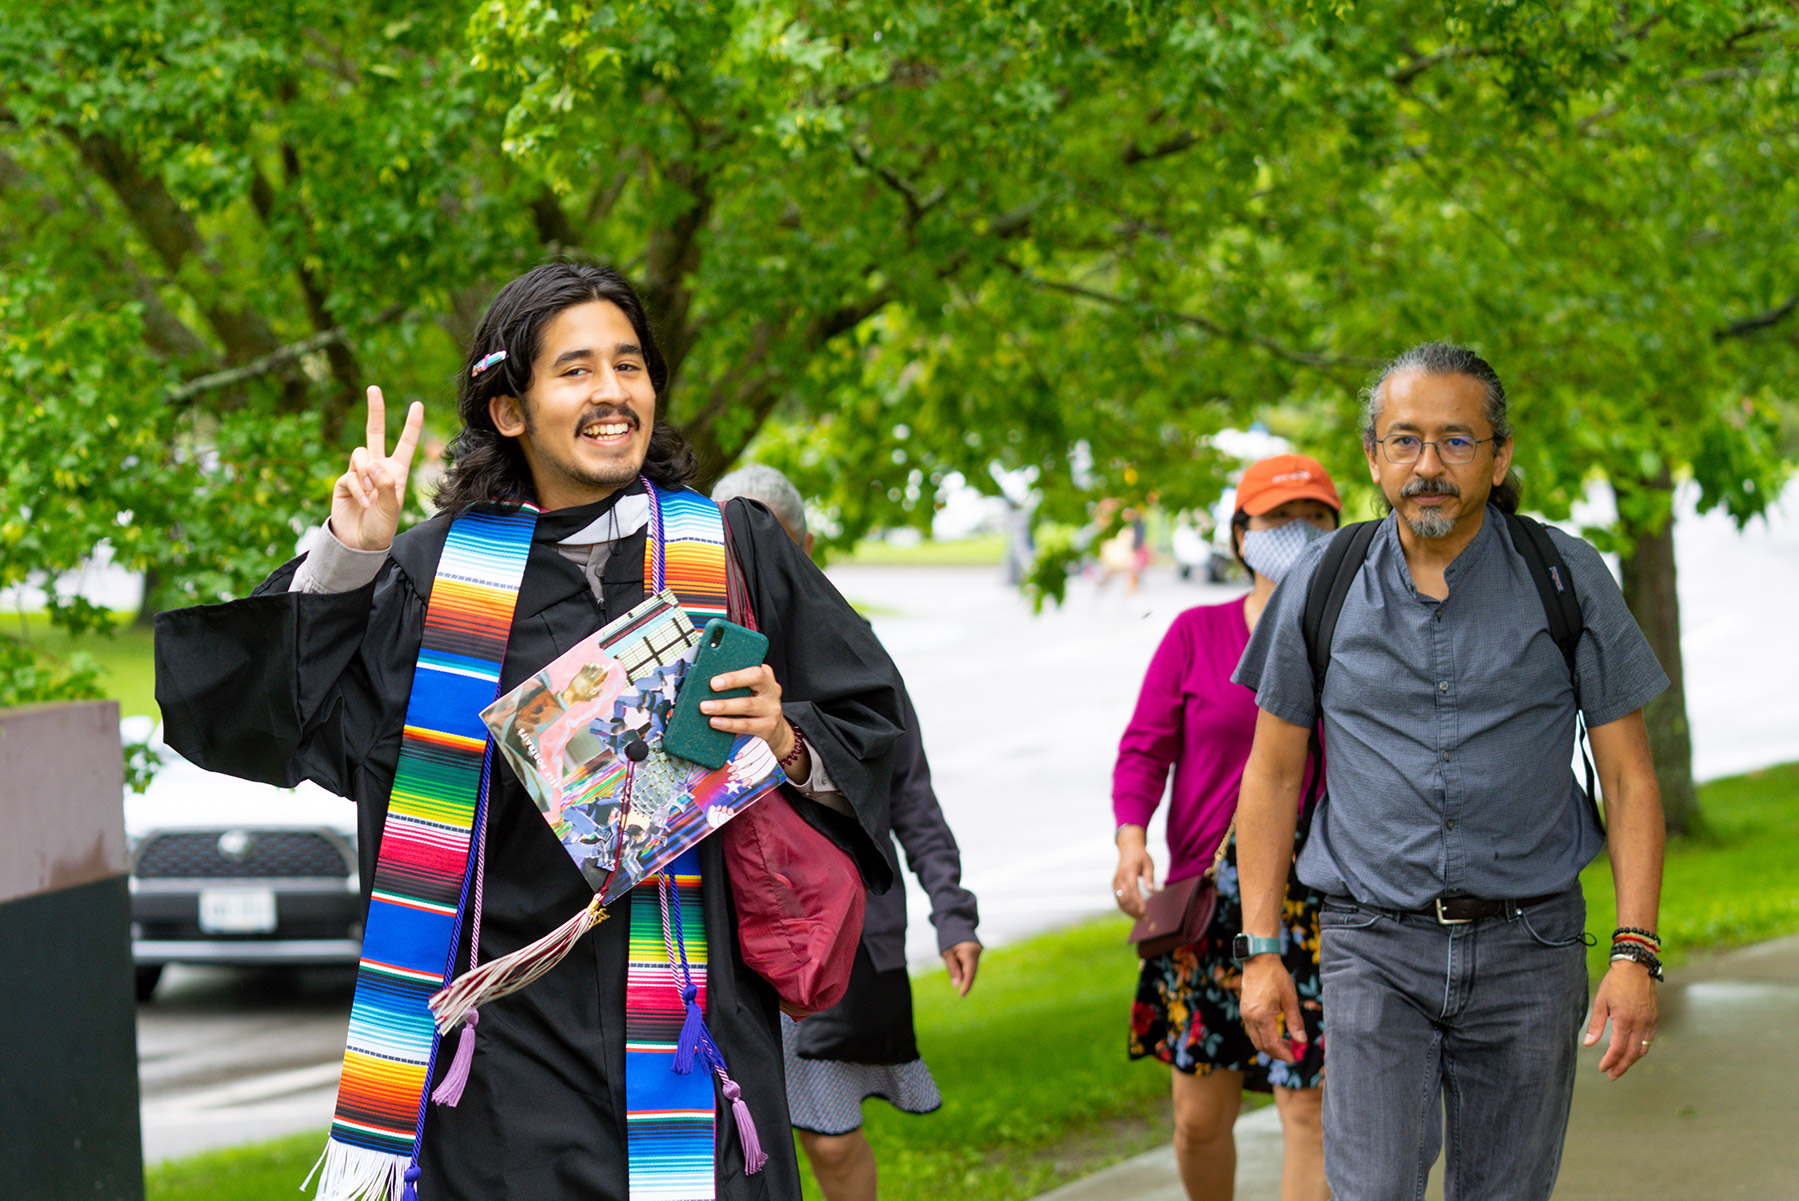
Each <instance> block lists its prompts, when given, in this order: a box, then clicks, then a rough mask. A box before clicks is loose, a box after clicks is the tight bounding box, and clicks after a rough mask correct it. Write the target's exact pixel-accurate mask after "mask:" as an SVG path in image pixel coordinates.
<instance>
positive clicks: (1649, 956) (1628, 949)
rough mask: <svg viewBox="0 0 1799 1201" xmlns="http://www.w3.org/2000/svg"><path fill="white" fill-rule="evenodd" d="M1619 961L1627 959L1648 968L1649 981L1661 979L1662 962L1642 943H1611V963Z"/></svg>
mask: <svg viewBox="0 0 1799 1201" xmlns="http://www.w3.org/2000/svg"><path fill="white" fill-rule="evenodd" d="M1620 959H1628V960H1630V961H1631V962H1633V963H1640V964H1642V965H1643V966H1644V967H1646V968H1648V969H1649V978H1650V979H1651V980H1660V979H1661V978H1662V961H1661V960H1660V959H1659V958H1658V957H1657V956H1656V954H1655V952H1654V951H1651V950H1650V949H1649V948H1647V947H1645V946H1644V945H1643V944H1642V943H1636V942H1615V943H1613V944H1612V955H1611V961H1612V962H1613V963H1616V962H1618V960H1620Z"/></svg>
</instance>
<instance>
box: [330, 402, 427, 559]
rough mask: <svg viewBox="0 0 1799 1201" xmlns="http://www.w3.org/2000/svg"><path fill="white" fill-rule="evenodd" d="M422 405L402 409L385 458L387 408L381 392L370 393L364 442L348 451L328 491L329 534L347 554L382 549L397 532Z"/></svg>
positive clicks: (416, 403)
mask: <svg viewBox="0 0 1799 1201" xmlns="http://www.w3.org/2000/svg"><path fill="white" fill-rule="evenodd" d="M424 424H425V406H424V405H422V404H419V403H418V402H417V401H414V402H413V404H412V407H411V408H409V409H407V410H406V426H405V428H404V429H402V430H401V431H400V440H399V442H397V443H396V444H395V445H394V453H393V454H392V455H389V454H388V453H387V450H386V449H385V448H386V446H387V406H386V404H385V403H384V402H383V400H382V398H381V389H379V388H375V387H371V388H370V389H369V419H368V439H367V442H366V444H365V445H362V446H358V447H357V448H356V449H355V450H353V451H351V452H350V469H349V470H348V471H346V472H344V473H343V474H342V475H340V476H338V477H337V484H336V485H335V486H334V487H333V488H332V489H331V532H332V533H333V534H335V535H337V540H338V541H339V542H341V543H343V544H344V545H345V546H347V547H349V548H350V549H351V550H386V549H387V548H388V546H389V545H390V544H391V543H392V542H393V540H394V531H396V530H397V529H399V528H400V504H401V502H402V501H403V500H405V498H406V480H407V477H408V476H409V475H410V474H411V472H412V452H413V451H415V450H417V449H418V444H419V430H420V429H422V428H423V427H424Z"/></svg>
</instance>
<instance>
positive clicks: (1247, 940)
mask: <svg viewBox="0 0 1799 1201" xmlns="http://www.w3.org/2000/svg"><path fill="white" fill-rule="evenodd" d="M1280 953H1281V940H1280V939H1278V938H1251V937H1250V936H1249V935H1247V934H1239V935H1237V936H1236V937H1235V938H1233V939H1231V958H1232V959H1234V960H1236V961H1237V962H1238V963H1240V964H1241V963H1247V962H1249V961H1250V960H1251V959H1253V958H1255V957H1256V956H1257V955H1279V954H1280Z"/></svg>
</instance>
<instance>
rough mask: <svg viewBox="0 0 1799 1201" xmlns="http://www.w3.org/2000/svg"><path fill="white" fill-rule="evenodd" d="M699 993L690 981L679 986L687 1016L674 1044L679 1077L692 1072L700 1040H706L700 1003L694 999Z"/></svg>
mask: <svg viewBox="0 0 1799 1201" xmlns="http://www.w3.org/2000/svg"><path fill="white" fill-rule="evenodd" d="M699 993H700V990H699V988H698V987H696V986H695V985H694V982H693V981H692V980H691V979H689V980H688V981H687V983H686V984H684V985H682V986H681V1003H682V1004H683V1005H684V1006H685V1007H686V1009H687V1016H686V1017H685V1018H683V1019H682V1020H681V1037H680V1038H679V1039H678V1040H676V1042H675V1072H676V1074H677V1075H681V1076H685V1075H687V1074H688V1073H689V1072H691V1071H693V1060H694V1057H695V1056H696V1055H698V1054H699V1050H700V1040H702V1039H705V1038H707V1034H706V1019H705V1018H704V1017H702V1016H701V1015H700V1003H699V1001H697V1000H696V999H695V998H696V997H698V996H699Z"/></svg>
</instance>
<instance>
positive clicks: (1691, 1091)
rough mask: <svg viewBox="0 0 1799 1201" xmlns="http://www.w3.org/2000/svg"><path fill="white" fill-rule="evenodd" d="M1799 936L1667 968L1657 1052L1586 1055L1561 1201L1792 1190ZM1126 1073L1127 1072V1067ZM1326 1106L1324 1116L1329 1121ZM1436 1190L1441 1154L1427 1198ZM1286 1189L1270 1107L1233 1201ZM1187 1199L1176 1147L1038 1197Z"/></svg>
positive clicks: (1250, 1134) (1798, 1066) (1796, 1170)
mask: <svg viewBox="0 0 1799 1201" xmlns="http://www.w3.org/2000/svg"><path fill="white" fill-rule="evenodd" d="M1796 1017H1799V938H1786V939H1780V940H1778V941H1775V942H1770V943H1762V944H1760V945H1758V946H1753V947H1745V948H1742V949H1740V950H1736V951H1729V952H1724V953H1721V954H1718V955H1713V956H1708V957H1706V958H1704V959H1698V960H1695V961H1694V962H1691V963H1689V964H1687V965H1686V966H1685V967H1683V968H1680V969H1676V970H1673V971H1670V972H1669V976H1668V982H1667V984H1665V985H1663V986H1662V990H1661V1021H1660V1025H1659V1028H1658V1030H1657V1032H1656V1041H1655V1049H1654V1050H1653V1051H1651V1052H1650V1054H1649V1055H1648V1056H1647V1057H1646V1058H1645V1059H1643V1060H1642V1061H1640V1062H1639V1063H1638V1064H1637V1065H1636V1066H1635V1067H1634V1068H1632V1069H1631V1070H1630V1072H1629V1073H1627V1074H1626V1075H1625V1076H1624V1078H1623V1079H1622V1080H1618V1081H1610V1080H1607V1079H1606V1078H1605V1077H1604V1076H1603V1075H1602V1074H1601V1073H1600V1072H1599V1069H1598V1063H1599V1050H1600V1049H1599V1048H1598V1047H1595V1048H1593V1049H1591V1050H1588V1051H1583V1052H1582V1054H1581V1067H1580V1073H1579V1075H1578V1076H1577V1077H1576V1078H1575V1084H1574V1111H1573V1115H1572V1117H1571V1118H1570V1120H1569V1129H1568V1141H1567V1146H1566V1150H1565V1151H1564V1153H1563V1156H1562V1171H1561V1177H1560V1179H1559V1180H1558V1182H1557V1185H1556V1190H1555V1196H1556V1198H1557V1199H1558V1201H1641V1199H1642V1198H1644V1197H1654V1198H1657V1201H1734V1199H1736V1198H1758V1199H1765V1198H1776V1197H1782V1198H1784V1197H1799V1024H1796V1023H1795V1018H1796ZM1121 1070H1122V1069H1121ZM1329 1120H1330V1116H1329V1114H1328V1113H1327V1114H1326V1115H1325V1121H1326V1122H1327V1123H1328V1122H1329ZM1442 1195H1443V1186H1442V1164H1441V1162H1439V1164H1438V1167H1437V1171H1436V1172H1435V1173H1434V1174H1433V1176H1432V1180H1431V1186H1430V1190H1429V1192H1428V1193H1427V1194H1426V1196H1427V1197H1428V1198H1431V1199H1433V1201H1435V1199H1439V1198H1441V1197H1442ZM1279 1196H1280V1125H1279V1120H1278V1118H1277V1116H1276V1115H1275V1112H1274V1110H1273V1108H1272V1107H1269V1108H1266V1109H1260V1110H1257V1111H1255V1112H1254V1113H1248V1114H1245V1115H1244V1116H1243V1117H1242V1118H1241V1119H1239V1120H1238V1122H1237V1201H1276V1199H1277V1198H1278V1197H1279ZM1125 1198H1129V1199H1130V1201H1185V1194H1184V1193H1183V1192H1182V1191H1181V1185H1180V1178H1179V1177H1178V1176H1177V1175H1176V1173H1175V1166H1174V1152H1173V1150H1172V1148H1169V1147H1162V1148H1160V1149H1158V1150H1155V1151H1148V1152H1145V1153H1144V1154H1142V1155H1139V1156H1137V1157H1136V1158H1134V1159H1129V1160H1126V1161H1124V1162H1123V1163H1120V1164H1116V1165H1114V1166H1113V1167H1110V1168H1107V1169H1105V1170H1104V1171H1101V1172H1098V1173H1095V1174H1094V1175H1092V1176H1088V1177H1086V1178H1084V1179H1081V1180H1077V1181H1075V1182H1074V1183H1073V1184H1070V1185H1066V1186H1064V1187H1062V1188H1060V1189H1057V1190H1055V1191H1054V1192H1051V1193H1046V1194H1044V1195H1043V1197H1042V1198H1040V1199H1039V1201H1123V1199H1125Z"/></svg>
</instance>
